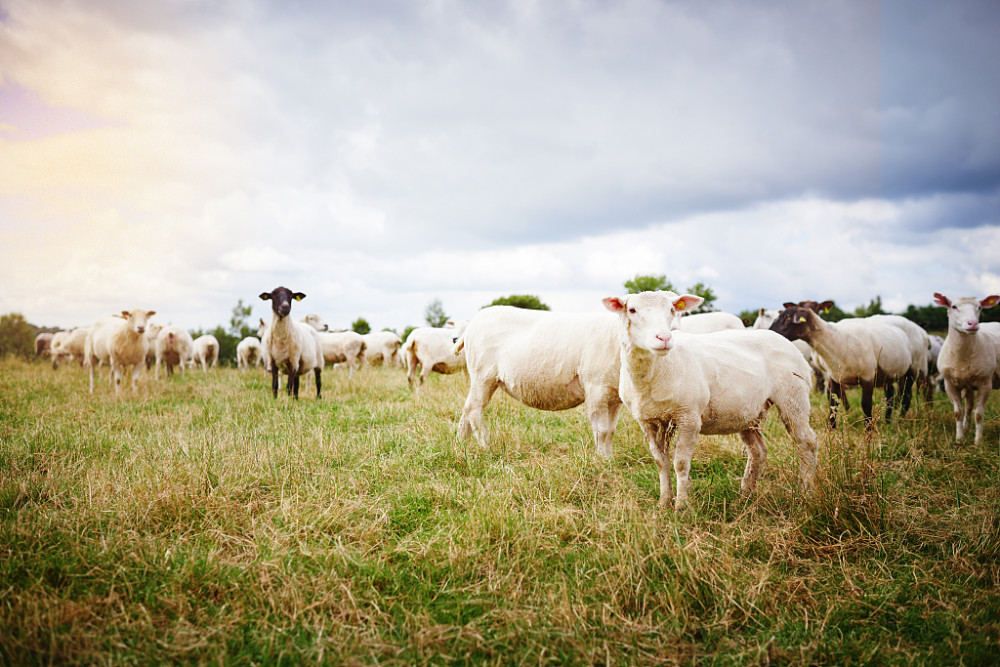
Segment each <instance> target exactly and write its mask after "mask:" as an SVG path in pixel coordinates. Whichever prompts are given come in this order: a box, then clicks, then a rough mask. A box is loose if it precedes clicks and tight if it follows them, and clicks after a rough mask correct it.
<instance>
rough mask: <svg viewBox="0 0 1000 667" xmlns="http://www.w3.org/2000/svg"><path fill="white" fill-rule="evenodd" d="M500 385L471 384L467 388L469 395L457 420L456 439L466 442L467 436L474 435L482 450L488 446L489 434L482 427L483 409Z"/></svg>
mask: <svg viewBox="0 0 1000 667" xmlns="http://www.w3.org/2000/svg"><path fill="white" fill-rule="evenodd" d="M499 386H500V383H499V382H497V381H495V380H494V381H492V382H473V383H471V384H470V386H469V395H468V396H467V397H466V399H465V405H464V406H463V407H462V416H461V418H460V419H459V420H458V439H459V440H466V439H467V438H468V437H469V435H471V434H473V433H475V435H476V440H477V441H478V442H479V445H480V446H481V447H482V448H484V449H485V448H486V447H488V446H489V433H487V432H486V427H485V426H483V409H484V408H485V407H486V405H487V404H488V403H489V402H490V399H491V398H493V393H494V392H495V391H496V390H497V389H498V388H499Z"/></svg>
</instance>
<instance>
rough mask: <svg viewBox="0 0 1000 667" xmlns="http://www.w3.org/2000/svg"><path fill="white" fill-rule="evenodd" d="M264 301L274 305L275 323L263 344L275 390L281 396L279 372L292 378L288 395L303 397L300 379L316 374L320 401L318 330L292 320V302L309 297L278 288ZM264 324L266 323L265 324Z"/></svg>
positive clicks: (264, 298)
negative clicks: (281, 371)
mask: <svg viewBox="0 0 1000 667" xmlns="http://www.w3.org/2000/svg"><path fill="white" fill-rule="evenodd" d="M260 298H261V299H263V300H264V301H270V302H271V315H272V316H271V323H270V324H269V325H267V327H266V328H265V330H264V334H263V339H262V340H261V342H260V346H261V349H262V350H263V351H264V354H265V360H266V363H267V364H269V368H270V370H271V390H272V392H273V393H274V397H275V398H277V397H278V371H279V369H281V370H284V372H285V374H287V375H288V394H289V395H290V396H291V395H294V397H295V400H298V398H299V376H300V375H302V374H303V373H307V372H309V371H313V372H314V373H315V375H316V398H320V397H321V391H322V386H323V385H322V380H321V377H320V375H321V373H322V372H323V349H322V346H321V345H320V342H319V337H318V336H317V335H316V330H315V329H313V328H312V327H311V326H309V325H307V324H303V323H301V322H295V321H294V320H291V319H289V318H288V315H289V313H291V312H292V301H293V300H295V301H301V300H302V299H304V298H306V295H305V294H303V293H302V292H292V291H291V290H290V289H288V288H287V287H276V288H274V289H273V290H272V291H271V292H263V293H262V294H261V295H260ZM262 323H263V322H262Z"/></svg>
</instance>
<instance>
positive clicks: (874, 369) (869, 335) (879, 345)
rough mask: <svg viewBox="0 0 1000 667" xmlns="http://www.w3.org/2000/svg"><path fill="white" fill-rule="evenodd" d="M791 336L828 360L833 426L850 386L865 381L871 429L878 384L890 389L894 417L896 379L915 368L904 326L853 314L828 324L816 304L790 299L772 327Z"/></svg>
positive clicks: (889, 411)
mask: <svg viewBox="0 0 1000 667" xmlns="http://www.w3.org/2000/svg"><path fill="white" fill-rule="evenodd" d="M771 331H776V332H777V333H779V334H781V335H782V336H784V337H785V338H787V339H789V340H799V339H801V340H804V341H806V342H807V343H809V345H810V346H811V347H812V348H813V350H815V352H816V353H817V354H818V355H819V356H820V357H821V358H822V360H823V367H824V372H825V373H827V374H828V377H829V380H830V384H831V386H830V391H829V393H828V396H829V400H830V416H829V421H830V427H831V428H836V426H837V407H838V405H839V402H840V400H842V399H844V398H846V396H845V387H847V386H852V385H856V384H860V385H861V409H862V411H863V412H864V414H865V422H866V427H867V428H868V429H869V430H870V429H872V428H873V427H874V423H873V420H872V394H873V392H874V389H875V386H876V385H879V386H883V387H885V399H886V403H887V409H886V421H889V420H890V419H891V418H892V399H893V394H894V391H893V384H892V382H893V381H894V380H899V379H902V378H904V377H905V376H906V375H907V374H908V373H910V372H911V370H910V366H911V363H912V355H911V352H910V344H909V339H908V338H907V336H906V334H905V333H903V330H902V329H900V328H899V327H897V326H894V325H892V324H890V323H888V322H886V321H884V320H877V319H872V318H867V317H866V318H849V319H845V320H841V321H840V322H836V323H834V322H825V321H824V320H823V319H822V318H820V316H819V314H818V313H817V312H816V310H814V309H813V308H810V307H805V306H801V305H799V304H795V303H786V304H785V309H784V310H783V311H781V314H780V315H779V316H778V319H776V320H775V321H774V323H773V324H772V325H771Z"/></svg>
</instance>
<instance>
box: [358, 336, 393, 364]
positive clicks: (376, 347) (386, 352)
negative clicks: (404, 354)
mask: <svg viewBox="0 0 1000 667" xmlns="http://www.w3.org/2000/svg"><path fill="white" fill-rule="evenodd" d="M364 339H365V358H366V359H367V360H368V363H370V364H372V365H373V366H380V365H385V366H386V367H387V368H388V367H389V366H398V365H399V348H400V347H401V346H402V345H403V339H402V338H400V337H399V336H397V335H396V334H394V333H393V332H391V331H376V332H374V333H369V334H365V335H364Z"/></svg>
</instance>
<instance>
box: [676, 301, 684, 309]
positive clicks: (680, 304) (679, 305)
mask: <svg viewBox="0 0 1000 667" xmlns="http://www.w3.org/2000/svg"><path fill="white" fill-rule="evenodd" d="M674 310H684V302H683V301H678V302H677V303H676V304H674Z"/></svg>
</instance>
